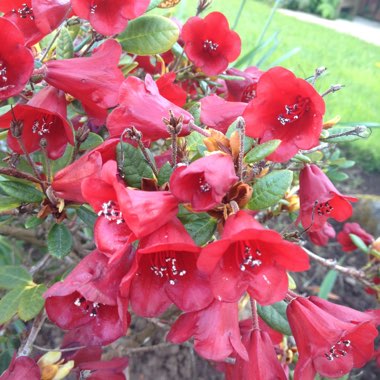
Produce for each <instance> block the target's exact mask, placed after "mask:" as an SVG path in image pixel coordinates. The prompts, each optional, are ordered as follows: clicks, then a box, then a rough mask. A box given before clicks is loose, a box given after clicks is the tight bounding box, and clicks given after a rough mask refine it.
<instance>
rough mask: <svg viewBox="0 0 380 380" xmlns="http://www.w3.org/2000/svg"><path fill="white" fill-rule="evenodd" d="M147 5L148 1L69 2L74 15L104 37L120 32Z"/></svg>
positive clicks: (91, 0) (141, 12)
mask: <svg viewBox="0 0 380 380" xmlns="http://www.w3.org/2000/svg"><path fill="white" fill-rule="evenodd" d="M149 3H150V1H149V0H71V4H72V6H73V10H74V12H75V14H76V15H77V16H79V17H80V18H84V19H86V20H89V21H90V24H91V26H92V27H93V28H94V29H95V30H96V31H97V32H98V33H100V34H104V35H105V36H112V35H113V34H118V33H120V32H122V31H123V30H124V29H125V28H126V26H127V24H128V20H132V19H134V18H136V17H138V16H140V15H142V14H143V13H144V12H145V11H146V9H147V8H148V5H149Z"/></svg>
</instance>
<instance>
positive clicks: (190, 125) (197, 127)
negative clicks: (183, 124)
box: [189, 121, 211, 137]
mask: <svg viewBox="0 0 380 380" xmlns="http://www.w3.org/2000/svg"><path fill="white" fill-rule="evenodd" d="M189 128H190V129H192V130H193V131H195V132H198V133H200V134H201V135H202V136H205V137H210V136H211V133H209V132H207V131H206V130H205V129H203V128H201V127H199V126H198V125H196V124H194V122H192V121H190V123H189Z"/></svg>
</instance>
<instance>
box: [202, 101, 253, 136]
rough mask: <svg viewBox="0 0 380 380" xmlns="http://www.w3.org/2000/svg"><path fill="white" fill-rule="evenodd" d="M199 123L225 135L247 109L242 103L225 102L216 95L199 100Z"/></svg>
mask: <svg viewBox="0 0 380 380" xmlns="http://www.w3.org/2000/svg"><path fill="white" fill-rule="evenodd" d="M200 102H201V122H202V123H203V124H205V125H207V126H208V127H209V128H213V129H216V130H218V131H220V132H222V133H226V132H227V130H228V127H229V126H230V125H231V124H232V123H233V122H234V121H235V120H236V119H237V117H238V116H241V115H242V114H243V112H244V110H245V108H246V107H247V104H246V103H242V102H227V101H226V100H224V99H222V98H221V97H219V96H217V95H210V96H206V97H205V98H202V99H201V101H200Z"/></svg>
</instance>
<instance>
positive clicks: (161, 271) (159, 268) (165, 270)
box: [150, 252, 187, 285]
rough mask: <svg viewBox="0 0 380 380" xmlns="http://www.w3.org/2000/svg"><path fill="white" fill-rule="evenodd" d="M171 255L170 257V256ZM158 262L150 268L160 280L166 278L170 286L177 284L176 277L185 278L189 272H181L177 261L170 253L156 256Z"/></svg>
mask: <svg viewBox="0 0 380 380" xmlns="http://www.w3.org/2000/svg"><path fill="white" fill-rule="evenodd" d="M168 254H169V256H168ZM153 259H154V260H155V261H156V262H155V264H154V265H151V266H150V270H151V271H152V272H153V273H154V274H155V275H156V276H157V277H159V278H164V277H165V278H166V279H167V280H168V282H169V284H170V285H175V284H176V283H177V281H178V280H177V278H176V277H183V276H184V275H185V274H186V273H187V271H186V270H184V269H182V270H179V269H178V267H177V259H176V258H175V257H172V256H171V255H170V252H161V253H157V254H155V255H154V258H153Z"/></svg>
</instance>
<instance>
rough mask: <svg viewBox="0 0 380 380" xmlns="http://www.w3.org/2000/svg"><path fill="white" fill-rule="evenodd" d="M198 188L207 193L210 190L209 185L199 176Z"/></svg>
mask: <svg viewBox="0 0 380 380" xmlns="http://www.w3.org/2000/svg"><path fill="white" fill-rule="evenodd" d="M199 188H200V190H201V192H202V193H207V192H208V191H210V190H211V186H210V185H209V184H208V183H207V182H206V181H205V179H204V177H200V178H199Z"/></svg>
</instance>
